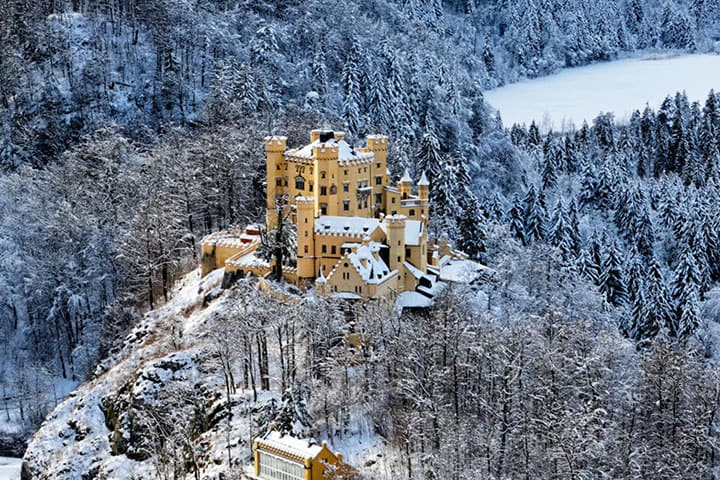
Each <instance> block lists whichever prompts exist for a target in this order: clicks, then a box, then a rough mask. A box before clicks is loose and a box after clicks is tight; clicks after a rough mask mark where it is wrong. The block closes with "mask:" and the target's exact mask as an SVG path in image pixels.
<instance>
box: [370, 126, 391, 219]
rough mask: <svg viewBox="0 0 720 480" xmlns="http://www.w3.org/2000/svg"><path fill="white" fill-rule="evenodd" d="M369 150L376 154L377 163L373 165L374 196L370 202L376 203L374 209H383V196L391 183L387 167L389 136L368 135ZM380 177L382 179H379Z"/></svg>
mask: <svg viewBox="0 0 720 480" xmlns="http://www.w3.org/2000/svg"><path fill="white" fill-rule="evenodd" d="M366 140H367V150H368V152H372V153H373V155H375V163H374V164H373V166H372V169H371V171H372V178H371V179H370V182H371V185H372V187H373V198H372V199H371V200H372V201H371V202H370V203H371V204H372V205H375V209H374V211H375V212H377V211H378V210H382V207H383V206H382V198H383V192H384V190H385V187H387V186H389V185H390V175H388V169H387V152H388V137H386V136H385V135H368V136H367V139H366ZM378 178H380V180H377V179H378Z"/></svg>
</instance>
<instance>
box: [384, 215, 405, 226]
mask: <svg viewBox="0 0 720 480" xmlns="http://www.w3.org/2000/svg"><path fill="white" fill-rule="evenodd" d="M406 219H407V217H406V216H405V215H388V216H387V217H385V223H386V224H387V225H388V226H389V227H405V220H406Z"/></svg>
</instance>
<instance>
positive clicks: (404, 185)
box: [400, 168, 412, 198]
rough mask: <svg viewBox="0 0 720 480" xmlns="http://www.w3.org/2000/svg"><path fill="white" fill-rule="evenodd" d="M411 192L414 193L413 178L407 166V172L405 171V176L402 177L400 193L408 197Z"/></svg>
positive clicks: (403, 196)
mask: <svg viewBox="0 0 720 480" xmlns="http://www.w3.org/2000/svg"><path fill="white" fill-rule="evenodd" d="M411 193H412V178H410V174H409V173H408V171H407V168H406V169H405V173H403V176H402V178H401V179H400V195H402V198H408V197H409V196H410V194H411Z"/></svg>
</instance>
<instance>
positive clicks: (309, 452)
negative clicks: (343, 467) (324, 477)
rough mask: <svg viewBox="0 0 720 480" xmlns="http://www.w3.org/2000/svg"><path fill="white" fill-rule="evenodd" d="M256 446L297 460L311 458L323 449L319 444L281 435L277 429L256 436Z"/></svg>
mask: <svg viewBox="0 0 720 480" xmlns="http://www.w3.org/2000/svg"><path fill="white" fill-rule="evenodd" d="M257 447H258V448H259V449H260V450H269V451H271V452H273V453H276V454H279V455H283V456H287V457H290V458H294V459H297V460H313V459H314V458H315V457H317V456H318V454H319V453H320V452H321V451H322V449H323V447H322V446H321V445H313V444H311V443H310V442H309V441H308V440H303V439H300V438H296V437H293V436H292V435H282V434H281V433H280V432H278V431H277V430H270V431H269V432H268V433H267V434H265V436H264V437H262V438H258V439H257Z"/></svg>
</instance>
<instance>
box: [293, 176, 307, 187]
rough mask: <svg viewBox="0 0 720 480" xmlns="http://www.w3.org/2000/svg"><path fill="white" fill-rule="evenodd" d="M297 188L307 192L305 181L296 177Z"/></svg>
mask: <svg viewBox="0 0 720 480" xmlns="http://www.w3.org/2000/svg"><path fill="white" fill-rule="evenodd" d="M295 188H296V189H297V190H305V179H304V178H303V177H295Z"/></svg>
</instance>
